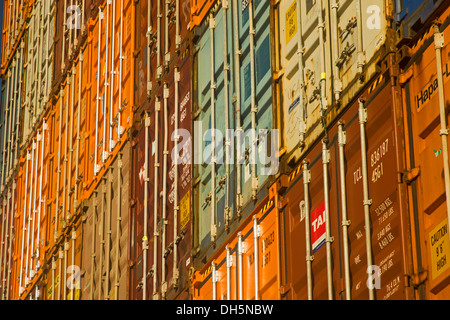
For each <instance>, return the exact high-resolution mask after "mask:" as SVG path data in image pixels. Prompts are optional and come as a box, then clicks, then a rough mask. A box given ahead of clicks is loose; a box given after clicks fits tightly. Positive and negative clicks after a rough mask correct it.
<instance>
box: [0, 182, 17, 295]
mask: <svg viewBox="0 0 450 320" xmlns="http://www.w3.org/2000/svg"><path fill="white" fill-rule="evenodd" d="M16 197H17V194H16V181H13V183H12V186H11V187H9V188H8V190H7V192H5V196H4V198H3V202H2V216H1V220H2V239H1V241H2V246H1V250H0V251H1V252H2V255H1V256H0V260H1V262H2V263H1V269H0V271H1V274H0V281H1V282H0V283H1V290H0V293H1V297H2V298H1V299H2V300H9V299H10V297H11V281H14V280H13V279H14V278H12V277H11V276H12V272H13V259H14V256H13V255H14V244H15V229H14V228H15V217H16V212H17V202H16V201H17V200H16V199H17V198H16Z"/></svg>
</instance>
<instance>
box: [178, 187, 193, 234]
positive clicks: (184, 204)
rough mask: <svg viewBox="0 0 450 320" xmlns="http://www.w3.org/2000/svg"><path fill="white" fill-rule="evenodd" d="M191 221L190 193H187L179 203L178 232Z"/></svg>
mask: <svg viewBox="0 0 450 320" xmlns="http://www.w3.org/2000/svg"><path fill="white" fill-rule="evenodd" d="M190 219H191V191H188V192H187V193H186V195H185V196H184V197H183V199H181V202H180V230H183V229H184V227H186V225H187V224H188V222H189V220H190Z"/></svg>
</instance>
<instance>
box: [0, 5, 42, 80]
mask: <svg viewBox="0 0 450 320" xmlns="http://www.w3.org/2000/svg"><path fill="white" fill-rule="evenodd" d="M33 3H34V0H33V1H18V0H5V1H4V3H3V12H2V14H3V33H2V42H1V43H2V51H1V57H2V63H1V74H2V75H3V74H4V73H5V70H6V68H7V67H8V65H9V64H10V62H11V59H12V56H13V55H14V54H15V51H16V50H17V48H18V47H19V46H20V39H21V38H22V36H23V33H24V31H25V28H26V25H27V24H26V19H27V15H28V13H29V11H30V8H31V7H32V5H33Z"/></svg>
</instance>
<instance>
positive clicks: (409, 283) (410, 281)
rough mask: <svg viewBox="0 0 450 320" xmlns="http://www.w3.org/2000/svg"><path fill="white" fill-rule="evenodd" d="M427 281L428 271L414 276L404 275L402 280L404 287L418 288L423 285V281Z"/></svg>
mask: <svg viewBox="0 0 450 320" xmlns="http://www.w3.org/2000/svg"><path fill="white" fill-rule="evenodd" d="M427 279H428V270H422V271H420V272H419V273H416V274H412V275H410V274H405V275H404V280H405V287H407V288H409V287H419V286H420V285H422V284H424V283H425V281H426V280H427Z"/></svg>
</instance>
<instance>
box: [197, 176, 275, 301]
mask: <svg viewBox="0 0 450 320" xmlns="http://www.w3.org/2000/svg"><path fill="white" fill-rule="evenodd" d="M277 198H278V197H277V190H276V184H275V185H273V186H272V187H271V188H270V191H269V195H268V196H267V197H266V198H265V199H264V201H262V202H261V204H260V205H259V206H258V207H257V208H256V209H255V211H254V212H253V213H252V214H251V215H250V216H249V217H248V218H247V219H246V220H245V221H244V222H243V223H242V224H241V225H240V226H239V228H238V229H237V230H236V231H235V232H234V233H233V235H232V236H231V237H230V238H229V239H228V242H227V243H226V244H224V246H222V247H221V248H220V249H218V250H217V252H216V253H215V254H214V256H213V257H212V259H211V260H210V261H208V263H207V264H205V266H204V267H203V268H202V269H201V270H199V271H197V272H196V273H195V274H194V280H193V298H194V300H241V301H242V300H259V299H260V300H279V299H280V292H279V287H280V270H279V261H280V259H279V244H280V237H281V236H282V235H281V234H280V233H279V230H280V226H279V219H278V212H277Z"/></svg>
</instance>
